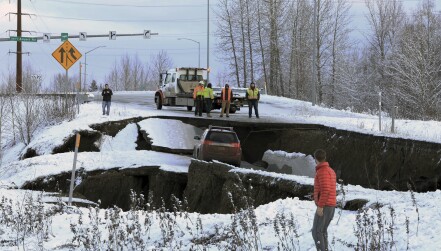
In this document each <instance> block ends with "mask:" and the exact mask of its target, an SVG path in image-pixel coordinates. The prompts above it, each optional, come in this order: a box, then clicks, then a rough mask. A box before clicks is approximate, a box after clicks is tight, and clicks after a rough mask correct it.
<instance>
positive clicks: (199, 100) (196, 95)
mask: <svg viewBox="0 0 441 251" xmlns="http://www.w3.org/2000/svg"><path fill="white" fill-rule="evenodd" d="M193 99H194V105H195V110H194V116H197V115H198V114H199V117H202V110H203V109H204V81H200V82H199V84H198V86H196V88H194V91H193Z"/></svg>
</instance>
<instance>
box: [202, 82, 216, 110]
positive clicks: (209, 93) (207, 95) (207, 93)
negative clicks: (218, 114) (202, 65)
mask: <svg viewBox="0 0 441 251" xmlns="http://www.w3.org/2000/svg"><path fill="white" fill-rule="evenodd" d="M204 99H205V110H206V111H207V117H211V114H210V112H211V105H212V104H213V100H214V95H213V89H211V83H208V84H207V87H206V88H205V89H204Z"/></svg>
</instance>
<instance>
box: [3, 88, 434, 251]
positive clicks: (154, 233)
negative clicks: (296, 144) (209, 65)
mask: <svg viewBox="0 0 441 251" xmlns="http://www.w3.org/2000/svg"><path fill="white" fill-rule="evenodd" d="M131 94H132V93H125V94H121V95H131ZM147 94H149V93H147ZM150 94H151V93H150ZM115 95H118V93H115ZM259 108H260V113H261V119H260V121H264V122H265V121H273V122H276V121H277V122H283V123H313V124H323V125H326V126H332V127H336V128H340V129H346V130H351V131H357V132H362V133H369V134H375V135H387V136H392V137H403V138H411V139H416V140H425V141H431V142H437V143H441V130H439V128H441V123H440V122H437V121H407V120H397V121H396V125H397V133H395V134H392V133H390V130H387V131H386V132H379V131H378V118H377V117H375V116H371V115H367V114H356V113H351V112H348V111H336V110H332V109H327V108H321V107H318V106H315V107H312V106H311V104H310V103H307V102H301V101H296V100H290V99H286V98H280V97H272V96H266V95H262V100H261V103H260V105H259ZM80 109H81V112H80V114H79V115H78V117H77V118H76V119H74V120H72V121H65V122H63V123H61V124H59V125H55V126H51V127H47V128H44V129H41V130H39V131H38V132H37V133H35V135H34V138H33V141H32V142H31V144H30V145H29V146H27V147H25V146H24V145H19V144H18V145H17V146H15V147H13V148H9V149H6V150H5V151H4V155H3V162H2V165H1V167H0V199H1V197H4V198H5V199H8V200H11V201H12V204H11V205H12V209H13V211H14V212H15V213H16V214H18V213H20V212H22V211H23V207H22V206H21V205H22V203H23V202H24V201H25V197H26V196H27V195H29V194H31V195H33V196H34V197H37V196H38V195H39V194H41V192H31V191H24V190H20V189H8V188H11V187H13V186H14V185H17V186H20V185H22V184H23V183H24V182H26V181H29V180H33V179H35V178H37V177H45V176H47V175H51V174H56V173H60V172H65V171H69V170H70V169H71V168H72V161H73V153H62V154H55V155H50V153H51V152H52V149H53V148H54V147H56V146H59V145H60V144H62V143H63V140H64V139H65V138H67V137H69V136H71V135H73V134H74V133H75V132H76V131H79V130H90V131H92V130H93V129H92V128H91V127H90V125H91V124H96V123H102V122H106V121H109V120H114V121H116V120H122V119H126V118H132V117H140V116H142V117H149V116H157V115H163V116H164V115H172V116H192V113H185V108H183V109H182V110H181V109H176V108H173V109H167V108H164V110H162V111H157V110H155V109H154V108H153V107H151V108H146V107H144V106H141V105H137V104H118V103H113V104H112V107H111V114H110V116H108V117H107V116H101V115H100V114H101V106H100V105H99V104H97V103H88V104H83V105H81V107H80ZM204 119H205V118H204ZM230 119H237V120H240V121H242V120H243V121H248V120H249V119H248V116H247V107H244V110H241V111H240V112H239V113H237V114H234V115H232V116H231V117H230ZM149 120H150V121H153V122H154V123H153V124H150V125H145V126H146V129H150V128H153V131H156V130H158V126H159V129H160V131H161V132H173V134H170V135H171V137H165V136H161V137H160V138H161V139H163V140H165V141H164V142H158V143H157V144H158V145H170V144H171V142H172V139H173V137H177V136H176V135H177V134H178V133H176V132H177V130H181V129H182V128H183V125H177V124H173V123H161V120H159V119H155V120H152V119H148V120H146V121H149ZM254 120H256V119H253V121H254ZM384 123H385V124H384V127H386V128H387V124H388V123H390V120H388V119H384ZM176 127H179V129H178V128H176ZM188 130H190V129H188V128H187V129H184V131H185V132H188ZM136 131H137V129H136V125H135V124H129V125H128V126H127V127H126V128H125V129H123V130H122V131H120V132H119V133H118V134H117V135H116V136H115V137H107V138H106V139H105V140H104V141H103V143H102V145H101V152H95V153H88V152H83V153H79V155H78V163H77V168H84V169H85V170H98V169H109V168H134V167H141V166H161V168H162V169H164V170H168V171H174V172H186V171H187V168H188V165H189V163H190V158H189V157H185V156H178V155H173V154H165V153H158V152H153V151H136V150H135V149H134V147H135V144H134V142H135V140H136V134H137V132H136ZM173 135H174V136H173ZM154 140H156V139H154ZM158 140H159V139H158ZM182 142H183V141H182ZM29 147H30V148H33V149H35V150H36V151H37V153H38V154H40V155H42V156H39V157H35V158H30V159H26V160H21V161H19V160H18V159H19V156H21V155H22V154H23V153H24V152H25V151H26V149H27V148H29ZM185 147H189V146H185ZM280 154H284V155H285V156H290V153H280ZM232 172H258V173H260V174H265V175H270V176H273V177H276V178H279V179H290V180H295V181H296V182H300V183H304V184H313V179H312V178H309V177H304V176H294V175H286V174H277V173H266V172H263V171H255V170H248V169H235V170H233V171H232ZM339 190H340V192H339V195H338V200H339V201H348V200H351V199H367V200H368V201H369V202H368V205H367V206H371V207H372V208H374V207H373V205H375V203H379V204H381V205H383V207H382V209H381V212H382V217H383V218H384V221H383V222H385V223H386V225H384V228H385V233H386V237H387V235H388V233H390V231H391V230H392V232H393V234H394V241H395V245H394V247H393V248H391V250H424V251H425V250H440V248H439V247H440V246H441V238H438V237H439V233H440V232H441V225H440V224H438V222H441V210H439V208H440V207H441V191H440V190H437V191H435V192H427V193H411V192H396V191H389V192H386V191H377V190H372V189H366V188H362V187H360V186H353V185H348V186H345V187H344V188H342V189H340V188H339ZM342 191H344V193H343V192H342ZM412 197H413V198H412ZM43 198H44V199H43V201H44V202H49V201H54V195H53V194H48V193H43ZM6 204H7V203H5V205H6ZM389 206H391V207H393V209H394V215H395V216H394V223H393V224H389V225H388V222H390V219H391V217H390V210H389ZM46 207H48V205H47V204H46ZM0 208H2V207H1V206H0ZM3 209H4V208H3ZM314 210H315V205H314V203H313V202H311V201H301V200H299V199H297V198H287V199H283V200H278V201H275V202H272V203H269V204H266V205H262V206H259V207H258V208H256V209H255V211H254V212H255V214H256V217H257V218H256V219H257V223H258V224H257V225H258V236H259V237H260V238H259V239H260V247H261V248H262V249H265V250H277V242H278V238H277V237H276V231H275V230H274V224H275V219H276V218H277V217H276V216H277V214H278V213H283V214H284V215H286V216H289V215H290V214H291V213H292V215H293V216H294V218H295V221H296V223H297V229H298V237H297V239H296V240H298V244H296V246H297V247H298V250H315V248H314V245H313V240H312V237H311V231H310V229H311V226H312V219H313V216H314ZM366 212H367V214H369V217H373V218H372V219H375V217H376V215H378V212H377V211H375V210H374V209H370V210H367V211H366ZM88 213H89V210H88V209H86V208H78V209H77V210H73V211H70V212H69V213H68V212H65V213H58V214H56V215H55V216H54V217H52V220H51V221H50V222H48V223H47V224H50V229H51V231H50V232H51V234H50V235H49V236H48V238H47V240H46V241H44V245H43V246H44V249H45V250H53V249H56V250H71V248H69V247H68V246H65V245H66V244H70V243H72V238H73V236H74V234H73V233H72V231H71V225H70V224H71V223H77V222H78V218H79V215H80V214H81V215H82V220H83V221H84V222H85V224H89V222H90V220H89V219H88V217H87V215H88ZM99 215H101V217H102V218H103V221H105V220H104V210H101V211H100V212H99ZM122 215H125V216H127V217H129V216H128V213H122ZM130 217H132V216H130ZM130 217H129V218H130ZM140 217H141V220H142V222H144V221H143V220H144V219H145V217H146V215H145V214H142V215H141V214H140ZM356 217H357V213H356V212H351V211H346V210H340V209H337V210H336V214H335V217H334V220H333V221H332V222H331V225H330V227H329V231H328V233H329V241H330V246H331V248H332V250H353V248H349V247H348V246H347V245H344V244H342V241H343V242H346V243H351V244H356V242H357V237H356V236H355V234H354V229H357V220H356ZM0 218H1V217H0ZM198 218H199V219H200V222H202V224H203V230H200V229H199V231H200V236H199V237H208V236H213V235H214V234H215V232H216V230H218V229H226V228H228V226H230V225H231V223H232V215H219V214H213V215H198V214H194V213H192V214H189V216H188V218H186V217H177V218H176V224H177V226H178V227H177V228H176V229H177V232H179V231H182V233H181V232H179V233H180V234H179V235H176V236H175V238H176V240H175V241H177V242H182V245H181V246H180V247H181V248H182V250H188V249H189V248H190V246H191V242H190V240H191V239H192V238H194V234H191V232H193V233H194V232H196V231H197V230H196V229H197V228H196V224H195V223H196V222H198ZM130 219H133V218H130ZM141 220H140V221H141ZM189 222H191V223H192V224H193V225H191V224H190V226H189V227H190V229H192V230H191V231H189V230H188V229H187V228H186V226H188V225H189ZM160 223H161V219H160V218H158V217H153V218H151V223H150V224H151V225H152V228H151V229H150V231H149V234H147V233H143V235H142V238H144V240H145V242H148V243H150V246H149V247H150V249H152V247H153V246H154V245H155V243H156V244H158V243H160V242H161V240H162V238H163V235H162V232H161V227H160ZM375 224H376V221H375V222H374V224H373V225H375ZM390 225H393V227H389V226H390ZM407 226H408V232H407ZM105 227H106V224H104V223H103V224H100V225H99V229H101V230H102V231H103V232H102V235H103V236H102V241H103V243H104V242H105V241H106V240H107V239H108V236H107V235H106V232H105V231H104V228H105ZM178 230H179V231H178ZM14 231H15V230H13V229H12V227H11V226H6V225H5V224H2V225H0V250H22V249H23V247H22V246H21V247H6V246H4V247H2V246H1V245H2V244H1V243H7V240H11V239H14V238H15V237H14V233H15V232H14ZM388 231H389V232H388ZM292 237H293V235H292ZM148 238H150V239H148ZM339 240H341V241H339ZM227 242H228V241H225V240H224V241H223V242H222V241H221V242H220V244H219V245H218V246H215V245H212V246H207V248H208V249H209V250H219V249H222V248H221V247H226V246H228V244H229V243H227ZM37 249H41V247H39V246H38V245H37V240H36V238H31V237H29V239H28V240H27V243H26V250H37ZM386 250H388V249H386Z"/></svg>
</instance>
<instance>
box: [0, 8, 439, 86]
mask: <svg viewBox="0 0 441 251" xmlns="http://www.w3.org/2000/svg"><path fill="white" fill-rule="evenodd" d="M403 2H404V3H405V8H406V10H407V11H410V10H411V9H413V8H415V6H416V5H417V4H418V3H419V2H421V1H419V0H404V1H403ZM435 2H436V5H437V9H439V8H440V5H441V3H440V2H441V0H437V1H435ZM351 3H352V10H351V14H352V15H353V17H354V18H353V25H354V28H356V30H355V31H354V34H353V36H354V37H357V36H358V37H360V32H363V31H366V29H367V27H366V26H365V25H364V24H365V22H364V20H363V19H364V15H363V12H365V7H364V2H363V1H362V0H353V1H351ZM216 5H217V1H216V0H211V1H210V68H211V69H212V73H211V75H210V80H211V81H213V82H216V80H217V78H216V76H217V74H218V73H220V72H224V71H225V64H224V63H223V62H221V61H220V60H219V59H218V57H217V56H216V53H218V51H217V50H216V48H215V46H216V37H215V36H214V33H215V30H216V17H215V13H214V11H215V10H216ZM16 11H17V1H16V0H11V3H9V0H0V37H1V38H6V37H9V32H7V30H13V29H16V16H15V15H11V16H10V18H11V20H10V21H9V16H8V15H6V14H7V13H9V12H16ZM22 12H24V13H30V14H35V15H36V16H31V17H27V16H23V18H22V29H23V30H30V31H36V33H32V34H26V33H23V35H22V36H42V34H43V33H51V34H52V35H54V36H55V35H57V36H59V35H60V33H62V32H66V33H69V35H78V34H79V32H87V34H89V35H90V34H94V35H96V34H108V33H109V31H116V33H117V39H116V40H109V39H108V38H89V39H87V40H86V41H79V40H78V39H77V38H76V39H73V38H71V39H69V41H70V42H71V43H72V44H73V45H74V46H75V47H76V48H77V49H78V50H79V51H80V52H81V53H82V54H83V57H82V58H81V59H80V61H81V62H83V63H84V60H85V55H84V54H85V52H87V51H89V50H92V49H94V48H96V47H97V46H106V47H104V48H99V49H96V50H94V51H93V52H90V53H88V54H87V64H88V66H87V75H88V76H87V82H88V83H90V81H91V80H92V79H95V80H97V81H98V83H99V84H101V83H103V82H104V79H105V75H106V74H107V73H109V72H110V70H111V69H112V66H113V65H114V63H115V61H117V62H119V60H120V58H121V56H123V55H125V54H128V55H130V56H133V55H136V54H137V55H138V56H139V58H140V59H141V60H142V61H143V62H146V61H148V60H149V59H150V56H151V55H154V54H157V53H158V52H159V51H161V50H165V51H167V53H168V55H169V56H170V57H171V58H172V60H173V62H174V66H197V64H198V44H197V43H195V42H192V41H188V40H178V38H189V39H193V40H196V41H199V42H200V47H201V66H202V67H206V65H207V0H161V1H154V0H144V1H135V0H125V1H121V0H105V1H104V0H90V1H85V0H32V1H30V0H22ZM144 30H151V31H152V32H156V33H159V35H158V36H152V38H151V39H143V38H142V37H118V34H127V33H142V32H143V31H144ZM10 35H11V36H14V35H15V33H14V32H11V33H10ZM22 44H23V51H24V52H30V55H29V56H27V55H23V62H25V63H27V64H30V65H32V67H33V68H34V69H35V70H36V71H37V72H40V73H41V74H42V75H43V79H44V81H45V82H50V80H51V79H52V77H53V75H54V74H56V73H64V72H65V70H64V68H62V67H61V66H60V65H59V63H58V62H57V61H56V60H55V59H54V58H53V57H52V55H51V54H52V52H53V51H54V50H55V49H56V48H57V47H58V46H59V45H60V44H61V41H60V40H59V39H52V40H51V42H50V43H43V41H38V42H37V43H33V42H23V43H22ZM15 50H16V43H15V42H9V41H8V42H0V73H1V74H6V73H7V72H8V71H9V70H11V71H14V69H15V54H9V53H8V52H9V51H15ZM83 73H84V68H83ZM72 74H76V75H78V74H79V63H76V64H75V65H73V66H72V67H71V68H70V69H69V75H70V76H71V75H72Z"/></svg>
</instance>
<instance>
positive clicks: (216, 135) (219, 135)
mask: <svg viewBox="0 0 441 251" xmlns="http://www.w3.org/2000/svg"><path fill="white" fill-rule="evenodd" d="M206 139H207V140H210V141H214V142H218V143H237V142H239V139H238V138H237V136H236V134H235V133H232V132H216V131H211V132H208V134H207V137H206Z"/></svg>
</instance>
